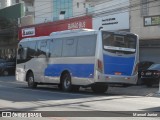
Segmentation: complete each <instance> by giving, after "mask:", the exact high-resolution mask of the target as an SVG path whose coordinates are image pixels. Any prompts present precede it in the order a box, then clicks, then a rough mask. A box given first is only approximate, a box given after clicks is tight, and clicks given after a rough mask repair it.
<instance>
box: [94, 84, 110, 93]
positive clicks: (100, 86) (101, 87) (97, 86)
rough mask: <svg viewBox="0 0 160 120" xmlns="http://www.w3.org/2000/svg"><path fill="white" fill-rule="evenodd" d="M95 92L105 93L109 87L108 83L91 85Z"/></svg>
mask: <svg viewBox="0 0 160 120" xmlns="http://www.w3.org/2000/svg"><path fill="white" fill-rule="evenodd" d="M91 88H92V90H93V92H95V93H104V92H106V91H107V89H108V85H107V84H105V83H95V84H93V85H92V86H91Z"/></svg>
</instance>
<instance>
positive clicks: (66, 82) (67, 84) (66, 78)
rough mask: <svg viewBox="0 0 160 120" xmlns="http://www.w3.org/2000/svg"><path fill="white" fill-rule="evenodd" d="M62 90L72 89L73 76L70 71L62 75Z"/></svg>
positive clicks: (68, 90)
mask: <svg viewBox="0 0 160 120" xmlns="http://www.w3.org/2000/svg"><path fill="white" fill-rule="evenodd" d="M62 90H63V91H65V92H70V91H71V90H72V83H71V76H70V74H69V73H68V72H66V73H64V74H63V75H62Z"/></svg>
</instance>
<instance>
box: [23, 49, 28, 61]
mask: <svg viewBox="0 0 160 120" xmlns="http://www.w3.org/2000/svg"><path fill="white" fill-rule="evenodd" d="M27 51H28V49H27V48H23V55H22V59H23V60H25V59H27Z"/></svg>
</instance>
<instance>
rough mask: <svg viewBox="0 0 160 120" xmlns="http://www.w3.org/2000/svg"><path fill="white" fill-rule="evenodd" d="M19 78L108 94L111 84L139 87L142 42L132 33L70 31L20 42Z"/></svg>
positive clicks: (35, 85) (17, 75)
mask: <svg viewBox="0 0 160 120" xmlns="http://www.w3.org/2000/svg"><path fill="white" fill-rule="evenodd" d="M17 53H18V54H17V65H16V79H17V80H18V81H26V82H28V86H29V87H31V88H35V87H37V85H38V84H55V85H58V86H59V88H61V89H62V90H64V91H72V90H73V91H78V90H79V88H80V87H81V86H82V87H91V88H92V90H93V91H94V92H105V91H106V90H107V89H108V84H136V82H137V76H138V70H137V66H138V60H139V40H138V36H137V35H135V34H132V33H129V32H120V31H117V32H114V31H104V30H99V31H95V30H89V29H80V30H67V31H62V32H53V33H51V35H50V36H44V37H35V38H25V39H22V40H21V41H20V42H19V45H18V52H17Z"/></svg>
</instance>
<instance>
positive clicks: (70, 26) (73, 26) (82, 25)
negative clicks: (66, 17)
mask: <svg viewBox="0 0 160 120" xmlns="http://www.w3.org/2000/svg"><path fill="white" fill-rule="evenodd" d="M80 28H86V22H85V21H83V22H81V21H80V22H73V23H69V24H68V30H71V29H80Z"/></svg>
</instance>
